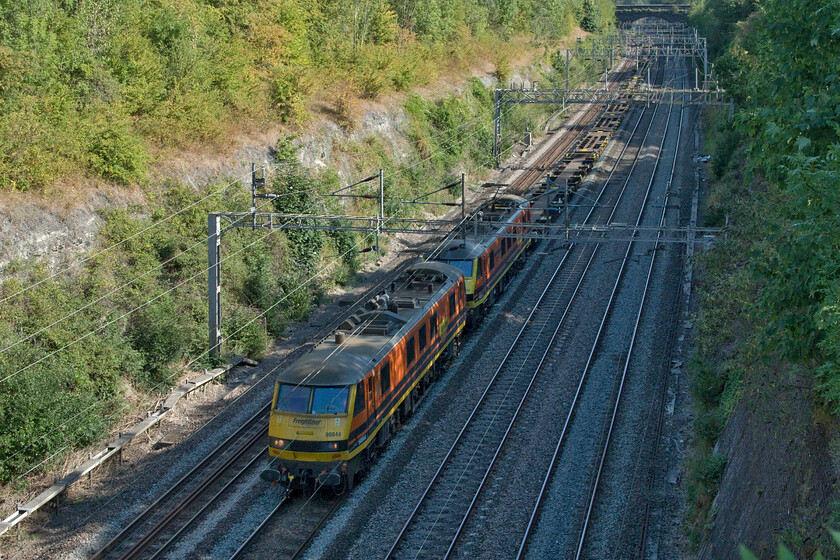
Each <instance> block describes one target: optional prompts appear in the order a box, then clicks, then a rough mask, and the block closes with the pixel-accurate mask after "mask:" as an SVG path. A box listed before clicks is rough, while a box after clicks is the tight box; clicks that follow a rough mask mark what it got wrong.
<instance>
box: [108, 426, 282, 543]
mask: <svg viewBox="0 0 840 560" xmlns="http://www.w3.org/2000/svg"><path fill="white" fill-rule="evenodd" d="M257 427H258V428H259V429H258V430H255V431H254V433H253V435H251V436H250V439H248V440H246V442H245V443H244V444H242V445H240V446H239V447H238V448H237V449H236V451H234V453H233V454H231V455H230V456H229V457H227V458H226V459H225V460H224V462H222V464H221V465H218V466H217V467H216V469H215V471H214V472H212V473H211V474H210V476H209V477H207V478H205V479H203V480H202V481H201V483H200V484H199V485H198V486H197V487H196V488H194V489H193V490H192V491H191V492H190V493H189V494H188V495H187V496H186V498H184V499H183V500H181V501H180V502H179V503H178V504H177V505H176V506H175V507H173V508H171V509H170V510H168V511H167V513H166V515H164V517H163V519H161V520H160V521H158V522H157V523H156V524H155V525H154V526H153V527H152V529H151V530H150V531H148V532H147V533H146V534H145V535H143V537H142V538H141V539H140V540H139V541H137V542H135V543H133V544H132V545H131V546H130V547H129V549H128V550H127V551H126V552H125V553H123V554H122V555H121V556H120V558H121V559H122V560H131V559H133V558H137V557H138V556H140V555H141V554H142V553H143V552H144V551H145V550H146V549H147V548H149V547H150V546H151V545H152V543H154V542H155V541H156V540H157V539H158V537H159V536H160V535H161V533H163V532H164V531H165V530H166V529H168V528H169V527H170V526H171V525H172V523H174V522H175V520H176V519H177V518H178V517H179V516H180V515H181V513H182V512H183V511H184V510H185V509H186V508H187V507H189V506H191V505H192V504H193V503H195V501H196V500H198V499H199V498H200V497H202V496H203V495H204V494H205V493H206V492H207V491H208V490H209V488H210V486H211V485H213V484H215V483H216V482H217V481H218V480H219V479H220V478H221V477H222V475H223V474H224V473H225V472H227V471H228V470H229V469H230V468H231V467H232V466H233V465H234V464H235V463H236V461H238V460H239V459H240V458H241V457H242V456H244V455H245V454H246V453H247V452H248V450H250V449H251V448H252V447H253V446H254V445H255V444H256V443H257V442H258V441H260V440H262V439H263V438H264V437H265V430H266V429H267V428H268V421H267V420H266V425H265V426H262V425H258V426H257Z"/></svg>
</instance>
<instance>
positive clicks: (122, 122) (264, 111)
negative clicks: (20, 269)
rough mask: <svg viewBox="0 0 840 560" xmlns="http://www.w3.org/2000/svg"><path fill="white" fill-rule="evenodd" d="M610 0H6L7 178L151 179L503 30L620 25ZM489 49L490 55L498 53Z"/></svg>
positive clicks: (378, 88)
mask: <svg viewBox="0 0 840 560" xmlns="http://www.w3.org/2000/svg"><path fill="white" fill-rule="evenodd" d="M611 5H612V4H611V1H610V0H550V1H539V2H538V1H535V0H445V1H444V0H399V1H398V0H392V1H388V0H352V1H351V0H337V1H336V0H151V1H140V0H31V1H28V2H19V1H17V0H0V189H14V190H21V191H25V190H29V189H38V188H40V189H43V188H45V187H48V186H51V185H55V182H56V181H57V180H59V179H61V180H63V181H78V180H79V178H80V177H82V178H85V177H87V178H90V177H102V178H104V179H106V180H108V181H112V182H118V183H125V184H131V183H136V182H143V181H144V180H145V179H146V178H147V175H148V170H149V169H150V167H152V166H154V164H155V163H156V162H159V161H161V160H165V158H166V157H167V155H169V154H171V152H172V151H174V150H178V149H185V148H190V147H194V146H199V145H202V146H206V145H224V144H226V143H228V142H229V138H230V136H231V135H232V134H234V133H236V132H242V130H243V129H247V128H248V127H253V128H256V127H259V126H262V125H263V124H264V123H266V122H271V121H283V122H293V123H301V122H304V121H306V120H307V119H308V118H310V116H311V113H310V111H309V106H310V102H313V101H319V102H320V103H321V104H326V105H328V106H329V107H332V108H333V109H334V110H337V111H338V112H342V111H343V107H345V105H346V101H347V100H348V99H352V98H354V97H357V96H361V97H364V98H375V97H378V96H380V95H382V94H385V93H388V92H393V91H409V90H411V89H412V88H413V87H416V86H418V85H423V84H426V83H429V82H430V81H432V80H434V79H435V78H436V77H437V76H439V75H440V73H442V72H447V71H449V70H453V69H458V68H464V67H468V66H469V65H470V64H473V63H475V61H476V60H481V59H484V58H490V59H495V62H496V63H497V66H499V67H500V68H502V69H504V67H505V66H507V65H508V64H509V59H508V58H507V57H506V56H505V54H504V53H505V50H506V49H505V48H504V44H505V43H504V41H505V40H506V39H508V38H511V37H513V36H515V35H526V36H530V37H533V38H535V39H537V40H540V41H543V40H544V41H554V40H557V39H560V38H561V37H563V36H565V35H567V34H569V33H570V32H571V31H572V30H573V29H574V28H575V27H576V26H578V25H581V24H582V25H584V27H585V28H586V29H587V30H589V31H596V30H597V29H600V28H602V27H604V26H607V25H609V24H610V23H611V21H612V13H611ZM493 53H495V54H493Z"/></svg>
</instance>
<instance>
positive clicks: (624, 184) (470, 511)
mask: <svg viewBox="0 0 840 560" xmlns="http://www.w3.org/2000/svg"><path fill="white" fill-rule="evenodd" d="M655 112H656V111H654V113H655ZM642 117H643V115H642V114H640V115H639V119H638V120H637V121H636V125H635V126H634V127H633V130H632V132H631V133H630V138H632V137H633V135H634V134H635V132H636V129H637V128H638V126H639V123H640V122H641V120H642ZM653 120H654V119H653V118H652V119H651V125H652V123H653ZM649 131H650V126H649V127H648V129H647V131H646V134H645V138H646V137H647V133H648V132H649ZM629 144H630V143H629V141H628V142H627V143H626V144H625V145H624V146H623V147H622V150H621V152H620V154H619V157H618V158H617V159H616V162H615V164H614V165H613V167H612V170H611V172H610V175H609V176H608V177H607V179H606V180H605V181H604V189H602V190H601V191H600V193H599V195H598V198H597V199H596V205H593V207H592V209H591V210H590V212H589V214H588V215H587V216H586V221H588V219H589V218H590V216H591V214H592V213H593V212H594V209H595V207H596V206H597V202H598V201H599V200H600V198H601V196H602V195H603V193H604V192H605V188H606V186H607V184H608V183H609V181H610V180H611V179H612V177H613V173H614V172H615V170H616V169H617V167H618V164H619V162H620V161H621V159H622V157H623V155H624V153H625V152H626V150H627V148H628V147H629ZM643 145H644V139H643V140H642V143H641V145H640V150H639V152H637V153H636V155H635V156H634V161H635V160H637V159H638V156H639V154H640V153H641V151H642V150H641V148H642V146H643ZM630 175H632V173H631V174H630ZM628 183H629V176H628V178H627V179H626V180H625V181H624V183H623V185H622V188H621V191H620V193H619V197H618V198H619V199H620V198H622V197H623V195H624V192H625V189H626V187H627V184H628ZM617 207H618V205H617V204H615V205H613V208H612V211H611V213H610V215H609V217H608V218H607V220H608V221H609V220H611V219H612V218H613V216H614V215H615V213H616V212H617ZM574 245H575V244H574V243H573V244H572V246H574ZM599 247H600V245H596V246H595V247H594V249H593V251H592V254H591V255H590V257H589V262H588V263H587V265H586V268H585V269H584V271H583V273H582V274H581V277H580V279H579V281H578V283H577V285H576V287H575V290H574V293H573V294H572V297H571V298H570V300H569V302H568V303H567V305H566V309H565V310H564V312H563V315H562V317H561V319H560V321H559V322H558V323H557V325H556V327H555V329H554V332H553V333H552V336H551V340H550V341H549V343H548V346H547V347H546V350H545V352H544V353H543V355H542V357H541V358H540V361H539V364H538V365H537V368H536V370H535V372H534V374H533V377H532V378H531V382H530V383H529V385H528V389H527V390H526V393H525V395H523V397H522V399H521V400H520V403H519V406H518V407H517V409H516V413H515V414H514V417H513V418H512V419H511V421H510V424H509V425H508V427H507V430H506V431H505V434H504V436H503V438H502V441H501V443H500V444H499V445H498V448H497V450H496V453H495V454H494V455H493V459H492V461H491V463H490V465H489V466H488V467H487V469H486V470H485V473H484V476H483V478H482V480H481V482H480V484H479V487H478V489H477V490H476V493H475V495H474V497H473V498H472V501H471V502H470V505H469V507H468V509H467V511H466V513H465V514H464V516H463V518H462V520H461V523H460V525H459V526H458V529H457V531H456V534H455V536H454V538H453V539H452V542H451V544H450V545H449V549H448V550H447V551H446V555H445V556H444V559H446V558H449V557H450V555H451V554H452V552H453V551H454V548H455V545H456V542H457V540H458V538H459V537H460V534H461V532H462V531H463V529H464V527H465V526H466V523H467V521H468V519H469V517H470V515H471V513H472V511H473V508H474V506H475V503H476V502H477V500H478V497H479V495H480V494H481V492H482V490H483V489H484V485H485V483H486V481H487V479H488V477H489V475H490V471H491V470H492V468H493V467H494V466H495V463H496V459H497V458H498V456H499V454H500V453H501V450H502V447H503V446H504V443H505V442H506V441H507V437H508V434H509V433H510V431H511V430H512V429H513V426H514V424H515V423H516V421H517V420H518V415H519V411H520V409H521V408H522V406H523V404H524V402H525V399H526V398H527V397H528V395H529V394H530V390H531V386H532V385H533V384H534V382H535V381H536V376H537V374H538V373H539V371H540V370H541V368H542V366H543V363H544V362H545V360H546V358H547V356H548V353H549V352H550V351H551V349H552V347H553V345H554V342H555V339H556V338H557V335H558V334H559V332H560V328H561V327H562V326H563V324H564V323H565V319H566V316H567V314H568V313H569V311H570V309H571V306H572V304H573V303H574V301H575V297H576V296H577V293H578V290H579V289H580V286H581V285H582V284H583V281H584V280H585V278H586V273H587V272H588V270H589V268H590V265H591V264H592V261H593V260H594V258H595V256H596V255H597V253H598V249H599Z"/></svg>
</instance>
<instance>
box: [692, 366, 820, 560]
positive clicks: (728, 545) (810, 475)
mask: <svg viewBox="0 0 840 560" xmlns="http://www.w3.org/2000/svg"><path fill="white" fill-rule="evenodd" d="M811 385H812V382H811V380H809V379H807V376H805V377H802V378H799V377H796V376H790V377H787V376H786V375H784V372H782V373H781V374H779V372H775V371H773V372H767V373H766V374H765V375H763V376H759V378H758V379H750V380H748V382H747V383H746V384H745V387H744V390H743V394H744V395H746V397H745V398H742V399H741V401H740V402H739V404H738V405H737V406H736V407H735V410H734V411H733V413H732V418H731V419H730V420H729V423H728V424H727V426H726V429H725V430H724V433H723V435H722V436H721V438H720V440H719V441H718V444H717V446H716V451H717V452H719V453H723V454H724V455H725V456H726V458H727V466H726V470H725V471H724V475H723V479H722V480H721V484H720V490H719V492H718V495H717V497H716V498H715V501H714V504H713V506H712V508H713V512H714V522H713V523H712V524H711V527H710V529H709V533H708V535H707V536H706V539H705V540H704V542H703V543H702V544H701V548H700V552H699V554H698V556H697V558H698V559H700V560H715V559H718V558H738V557H739V556H740V555H739V552H738V546H739V545H740V544H745V545H747V546H748V548H750V549H751V551H752V552H753V553H754V554H756V555H757V556H758V557H759V558H771V557H775V552H776V546H777V543H776V539H777V538H781V539H783V540H784V541H785V542H786V543H787V544H788V545H789V546H791V547H797V546H800V547H801V550H802V552H803V554H804V555H803V556H799V555H797V557H801V558H812V557H813V555H814V553H815V552H816V550H817V549H818V548H822V550H823V552H826V551H827V547H825V546H824V545H825V544H826V542H827V537H828V532H827V531H825V530H824V529H821V528H820V527H822V526H824V525H823V523H824V522H825V521H826V520H827V519H829V515H830V514H831V510H832V502H833V500H834V499H835V493H834V491H833V487H834V485H835V483H836V482H837V476H836V474H835V473H834V468H833V460H832V457H831V451H830V446H829V445H827V444H826V442H827V441H828V440H829V439H830V438H829V437H828V432H829V429H828V427H827V425H826V423H825V422H822V421H820V415H819V414H818V413H816V414H815V411H814V410H813V407H814V404H813V403H814V394H813V388H812V387H811ZM803 539H804V540H803ZM820 541H822V542H820Z"/></svg>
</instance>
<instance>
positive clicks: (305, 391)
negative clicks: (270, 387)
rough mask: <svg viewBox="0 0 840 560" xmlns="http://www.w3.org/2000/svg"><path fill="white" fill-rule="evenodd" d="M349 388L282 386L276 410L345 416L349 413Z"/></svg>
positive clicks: (284, 384) (282, 384) (285, 384)
mask: <svg viewBox="0 0 840 560" xmlns="http://www.w3.org/2000/svg"><path fill="white" fill-rule="evenodd" d="M349 398H350V389H349V388H347V387H315V388H314V389H313V388H312V387H299V386H297V385H290V384H287V383H281V384H280V390H279V392H278V393H277V406H275V409H276V410H280V411H283V412H295V413H298V414H343V413H345V412H347V402H348V400H349Z"/></svg>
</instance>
